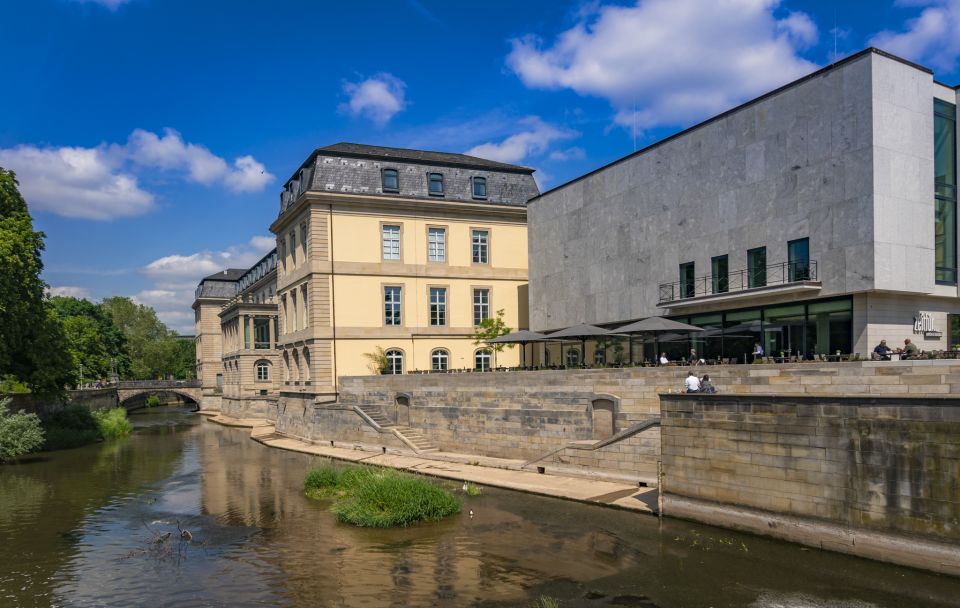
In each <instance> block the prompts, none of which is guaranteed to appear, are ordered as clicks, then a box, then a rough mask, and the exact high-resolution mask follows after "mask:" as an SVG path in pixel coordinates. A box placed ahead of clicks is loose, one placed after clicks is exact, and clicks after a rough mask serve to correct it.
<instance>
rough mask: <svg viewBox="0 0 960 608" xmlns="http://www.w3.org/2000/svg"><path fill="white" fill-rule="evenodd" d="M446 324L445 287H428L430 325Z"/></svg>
mask: <svg viewBox="0 0 960 608" xmlns="http://www.w3.org/2000/svg"><path fill="white" fill-rule="evenodd" d="M446 324H447V289H446V288H445V287H431V288H430V325H434V326H442V325H446Z"/></svg>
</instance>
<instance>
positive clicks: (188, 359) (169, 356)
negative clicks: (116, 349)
mask: <svg viewBox="0 0 960 608" xmlns="http://www.w3.org/2000/svg"><path fill="white" fill-rule="evenodd" d="M100 306H102V307H103V310H104V311H106V313H107V314H108V315H109V316H110V318H111V319H112V320H113V323H114V325H115V326H116V327H117V328H118V329H119V330H120V331H121V332H123V335H124V336H125V337H126V343H127V351H128V352H129V355H130V375H131V376H133V377H134V378H136V379H141V380H147V379H153V378H166V377H167V376H176V377H178V378H190V377H193V375H194V371H193V370H194V369H195V367H194V365H195V355H194V345H193V343H192V342H189V341H186V340H181V339H180V338H179V337H178V336H177V334H176V332H173V331H171V330H169V329H167V326H166V325H164V324H163V322H162V321H160V319H158V318H157V313H156V312H155V311H154V310H153V309H152V308H150V307H149V306H144V305H142V304H137V303H136V302H134V301H133V300H131V299H130V298H126V297H122V296H114V297H112V298H106V299H105V300H104V301H103V302H101V303H100Z"/></svg>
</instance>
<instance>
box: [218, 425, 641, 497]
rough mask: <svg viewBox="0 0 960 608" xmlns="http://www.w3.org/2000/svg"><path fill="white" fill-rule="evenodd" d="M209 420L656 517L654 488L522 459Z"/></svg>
mask: <svg viewBox="0 0 960 608" xmlns="http://www.w3.org/2000/svg"><path fill="white" fill-rule="evenodd" d="M209 420H210V421H212V422H216V423H217V424H222V425H225V426H232V427H243V428H249V429H250V437H251V439H254V440H255V441H258V442H260V443H262V444H264V445H266V446H269V447H272V448H279V449H282V450H290V451H293V452H302V453H304V454H312V455H314V456H323V457H326V458H334V459H337V460H345V461H348V462H355V463H363V464H372V465H377V466H384V467H393V468H395V469H401V470H405V471H413V472H417V473H422V474H424V475H432V476H434V477H442V478H444V479H453V480H456V481H469V482H472V483H475V484H479V485H485V486H492V487H497V488H506V489H508V490H517V491H520V492H529V493H531V494H540V495H543V496H552V497H555V498H563V499H566V500H575V501H579V502H586V503H594V504H601V505H606V506H611V507H617V508H621V509H629V510H633V511H640V512H644V513H655V512H656V509H657V489H656V488H639V487H637V486H636V485H630V484H626V483H620V482H615V481H603V480H598V479H586V478H583V477H565V476H561V475H542V474H539V473H533V472H530V471H521V470H518V469H519V468H520V466H521V465H522V464H523V461H522V460H509V459H504V458H491V457H488V456H475V455H469V454H456V453H452V452H431V453H429V454H422V455H419V454H414V453H413V452H408V453H407V452H402V451H399V450H396V449H390V450H389V451H387V452H383V451H382V448H381V450H380V451H372V450H371V449H369V448H367V449H363V447H362V446H354V447H345V446H344V445H343V444H341V445H340V446H337V445H336V444H335V445H333V446H330V445H319V444H315V443H310V442H308V441H302V440H299V439H293V438H291V437H285V436H283V435H279V434H277V432H276V429H275V428H274V426H273V425H272V424H271V423H270V422H269V421H267V420H264V419H259V418H247V419H237V418H230V417H228V416H223V415H220V416H214V417H212V418H209Z"/></svg>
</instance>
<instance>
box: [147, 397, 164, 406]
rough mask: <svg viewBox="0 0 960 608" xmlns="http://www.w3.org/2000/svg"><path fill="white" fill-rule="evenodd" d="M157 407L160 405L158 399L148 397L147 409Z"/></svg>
mask: <svg viewBox="0 0 960 608" xmlns="http://www.w3.org/2000/svg"><path fill="white" fill-rule="evenodd" d="M159 405H162V404H161V403H160V397H157V396H156V395H150V396H149V397H147V407H157V406H159Z"/></svg>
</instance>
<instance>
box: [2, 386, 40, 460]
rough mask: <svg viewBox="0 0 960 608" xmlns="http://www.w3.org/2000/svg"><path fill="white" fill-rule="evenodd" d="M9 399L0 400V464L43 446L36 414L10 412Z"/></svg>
mask: <svg viewBox="0 0 960 608" xmlns="http://www.w3.org/2000/svg"><path fill="white" fill-rule="evenodd" d="M9 407H10V399H0V463H2V462H10V461H11V460H16V459H17V458H19V457H20V456H23V455H24V454H28V453H30V452H32V451H33V450H35V449H37V448H39V447H40V446H41V445H43V429H42V428H41V427H40V419H39V418H37V415H36V414H25V413H23V412H10V411H9Z"/></svg>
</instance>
